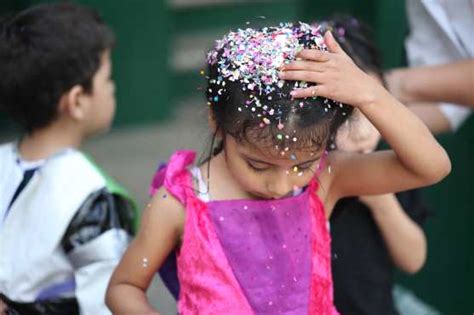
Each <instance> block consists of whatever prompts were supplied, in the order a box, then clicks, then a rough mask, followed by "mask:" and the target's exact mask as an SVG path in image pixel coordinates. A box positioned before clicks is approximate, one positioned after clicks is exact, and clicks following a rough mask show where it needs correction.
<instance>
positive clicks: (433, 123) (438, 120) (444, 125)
mask: <svg viewBox="0 0 474 315" xmlns="http://www.w3.org/2000/svg"><path fill="white" fill-rule="evenodd" d="M408 108H409V109H410V110H411V111H412V112H413V113H414V114H415V115H416V116H418V118H420V119H421V121H423V123H424V124H425V125H426V127H428V129H429V130H430V131H431V132H432V133H433V134H435V135H439V134H443V133H449V132H453V129H452V127H451V124H450V122H449V120H448V118H446V116H445V115H444V114H443V112H442V111H441V110H440V107H439V105H438V104H431V103H424V104H420V103H416V104H410V105H409V106H408Z"/></svg>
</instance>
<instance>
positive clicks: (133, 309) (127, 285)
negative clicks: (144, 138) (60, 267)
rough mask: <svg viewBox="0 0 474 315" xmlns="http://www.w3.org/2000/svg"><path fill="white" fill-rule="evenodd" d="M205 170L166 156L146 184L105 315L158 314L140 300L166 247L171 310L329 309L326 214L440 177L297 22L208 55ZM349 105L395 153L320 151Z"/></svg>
mask: <svg viewBox="0 0 474 315" xmlns="http://www.w3.org/2000/svg"><path fill="white" fill-rule="evenodd" d="M208 64H209V69H208V73H207V78H208V87H207V97H208V101H209V102H208V105H209V110H210V115H209V117H210V125H211V128H212V132H213V134H214V139H217V140H218V143H219V145H218V146H217V148H216V149H215V150H214V154H213V155H212V156H211V157H210V158H209V159H208V160H207V161H205V162H204V163H203V164H201V165H197V166H194V158H195V153H194V152H191V151H177V152H176V153H175V154H174V155H173V156H172V157H171V158H170V161H169V163H168V164H167V166H166V167H165V168H162V169H161V170H160V171H158V172H157V174H156V175H155V178H154V180H153V184H152V190H153V195H154V196H153V198H152V200H151V202H150V204H149V206H148V207H147V209H145V211H144V215H143V219H142V225H141V228H140V232H139V234H138V236H137V238H136V239H135V240H134V241H133V243H132V244H131V245H130V247H129V248H128V250H127V252H126V254H125V255H124V257H123V259H122V261H121V263H120V265H119V266H118V267H117V269H116V271H115V273H114V275H113V276H112V279H111V282H110V284H109V288H108V293H107V299H106V302H107V305H108V306H109V307H110V309H111V310H112V311H113V313H114V314H157V311H155V310H154V309H153V308H152V307H151V306H150V304H149V303H148V301H147V299H146V294H145V291H146V289H147V288H148V286H149V284H150V281H151V279H152V278H153V276H154V275H155V272H156V270H158V269H159V268H160V266H162V265H163V263H164V261H165V259H166V258H167V256H168V255H169V254H170V253H171V252H172V251H173V250H174V249H175V248H177V270H178V278H179V285H180V293H179V299H178V312H179V313H180V314H239V315H241V314H338V312H337V310H336V309H335V307H334V305H333V293H332V291H333V286H332V277H331V261H330V234H329V230H328V221H327V219H328V218H329V216H330V215H331V212H332V210H333V207H334V204H335V203H336V201H337V200H339V199H340V198H342V197H345V196H357V195H371V194H382V193H388V192H394V191H401V190H406V189H410V188H413V187H419V186H426V185H430V184H433V183H436V182H438V181H440V180H441V179H442V178H443V177H445V176H446V175H447V174H448V173H449V171H450V161H449V158H448V156H447V154H446V152H445V151H444V150H443V148H442V147H441V146H440V145H439V144H438V143H437V142H436V140H435V139H434V138H433V137H432V135H431V134H430V132H429V131H428V130H427V129H426V127H425V126H424V125H423V123H421V121H420V120H418V119H417V118H416V117H415V116H414V115H413V114H411V113H410V112H409V111H408V110H407V109H405V107H404V106H403V105H402V104H400V103H399V102H398V101H397V100H396V99H395V98H393V97H392V96H391V95H390V94H389V93H388V92H387V91H386V90H385V89H384V88H383V86H381V85H380V84H379V83H378V82H377V81H376V80H375V79H373V78H372V77H370V76H369V75H367V74H366V73H365V72H364V71H362V70H360V69H359V68H358V67H357V66H356V65H355V63H354V62H353V61H352V60H351V58H350V57H348V56H347V55H346V53H345V52H344V51H343V50H342V49H341V47H340V46H339V45H338V44H337V42H336V41H335V40H334V38H333V37H332V35H331V33H330V32H327V33H325V34H324V35H323V34H321V33H320V29H319V28H318V27H314V26H310V25H308V24H304V23H298V24H289V23H288V24H280V25H279V26H278V27H265V28H263V29H259V30H257V29H252V28H248V29H245V30H238V31H236V32H230V33H228V34H227V35H226V36H224V38H223V39H222V40H220V41H217V44H216V47H215V48H214V49H213V50H212V51H211V52H210V53H209V55H208ZM354 107H356V108H358V109H359V110H360V111H361V112H362V113H363V114H364V115H365V116H366V117H367V118H368V119H369V120H370V121H371V122H372V123H373V124H374V126H376V127H377V128H378V130H379V131H380V133H381V135H382V136H383V137H384V138H385V140H386V141H387V142H388V143H389V144H390V145H391V147H392V148H393V150H387V151H382V152H376V153H370V154H363V155H362V154H357V153H343V152H337V151H334V152H330V153H328V151H327V150H326V149H327V147H328V146H329V145H330V143H331V139H333V137H334V135H335V133H336V131H337V129H338V127H339V126H340V125H341V124H342V123H343V122H344V121H345V120H346V119H347V117H348V116H349V115H350V114H351V112H352V109H353V108H354Z"/></svg>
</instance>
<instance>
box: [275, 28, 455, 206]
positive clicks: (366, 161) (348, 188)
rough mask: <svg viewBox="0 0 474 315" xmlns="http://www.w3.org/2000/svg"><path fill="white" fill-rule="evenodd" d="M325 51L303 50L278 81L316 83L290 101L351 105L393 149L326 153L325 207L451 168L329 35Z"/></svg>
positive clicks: (425, 133) (434, 177) (419, 126)
mask: <svg viewBox="0 0 474 315" xmlns="http://www.w3.org/2000/svg"><path fill="white" fill-rule="evenodd" d="M325 41H326V44H327V46H328V48H329V51H330V52H329V53H327V52H321V51H318V50H303V51H302V52H300V57H302V58H303V59H304V60H301V61H295V62H293V63H291V64H289V65H285V66H284V72H282V73H281V77H282V78H283V79H285V80H300V81H307V82H315V83H318V85H317V86H314V87H310V88H307V89H301V90H295V91H293V93H292V95H293V97H295V98H296V97H298V98H299V97H312V96H316V95H317V96H323V97H327V98H331V99H334V100H336V101H339V102H342V103H346V104H350V105H353V106H355V107H357V108H359V109H360V110H361V111H362V113H363V114H364V115H365V116H366V117H367V118H368V119H369V120H370V121H371V122H372V124H373V125H374V126H375V127H376V128H377V129H378V130H379V131H380V133H381V135H382V137H383V138H384V139H385V140H386V141H387V142H388V143H389V144H390V146H391V147H392V148H393V150H394V151H381V152H375V153H371V154H364V155H362V154H349V153H338V152H334V153H331V156H330V163H331V165H332V172H331V174H330V176H329V177H330V189H329V191H330V195H331V196H328V198H329V199H331V201H330V203H332V202H333V201H335V200H337V199H339V198H340V197H343V196H357V195H371V194H383V193H388V192H396V191H402V190H407V189H410V188H414V187H420V186H426V185H430V184H433V183H436V182H438V181H440V180H441V179H442V178H444V177H445V176H446V175H447V174H448V173H449V172H450V168H451V164H450V161H449V158H448V156H447V154H446V152H445V151H444V149H443V148H442V147H441V146H440V145H439V144H438V142H437V141H436V140H435V139H434V138H433V136H432V135H431V133H430V132H429V130H428V129H427V128H426V126H425V125H424V124H423V123H422V122H421V121H420V120H419V119H418V118H417V117H416V116H415V115H414V114H413V113H411V112H410V111H409V110H408V109H407V108H405V106H403V105H402V104H401V103H400V102H398V101H397V100H396V99H395V98H394V97H393V96H392V95H390V93H389V92H387V91H386V90H385V89H384V88H383V87H382V86H381V85H380V84H379V83H378V82H376V80H375V79H373V78H371V77H370V76H369V75H368V74H366V73H364V72H363V71H362V70H360V69H359V68H358V67H357V66H356V65H355V64H354V62H353V61H352V60H351V58H350V57H349V56H347V54H346V53H345V52H344V51H343V50H342V48H341V47H340V46H339V45H338V44H337V42H336V41H335V40H334V38H333V37H332V35H331V33H329V32H327V33H326V34H325Z"/></svg>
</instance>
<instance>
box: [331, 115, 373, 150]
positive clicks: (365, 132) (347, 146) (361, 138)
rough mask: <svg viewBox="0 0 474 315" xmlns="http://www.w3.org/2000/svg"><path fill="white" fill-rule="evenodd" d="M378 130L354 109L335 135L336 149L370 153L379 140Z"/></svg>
mask: <svg viewBox="0 0 474 315" xmlns="http://www.w3.org/2000/svg"><path fill="white" fill-rule="evenodd" d="M380 138H381V136H380V132H379V131H378V130H377V129H376V128H375V127H374V125H372V123H371V122H370V121H369V120H368V119H367V118H366V117H365V116H364V115H363V114H362V113H361V112H360V111H359V110H355V111H354V112H353V113H352V116H351V118H349V120H347V121H346V123H345V124H343V125H342V126H341V127H339V130H338V131H337V136H336V146H337V149H338V150H341V151H345V152H355V153H370V152H372V151H374V150H375V148H376V147H377V144H378V143H379V141H380Z"/></svg>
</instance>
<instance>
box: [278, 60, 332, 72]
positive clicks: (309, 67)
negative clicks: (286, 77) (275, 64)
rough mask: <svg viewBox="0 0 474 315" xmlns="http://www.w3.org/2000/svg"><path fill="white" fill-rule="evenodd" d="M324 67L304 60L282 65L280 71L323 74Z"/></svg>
mask: <svg viewBox="0 0 474 315" xmlns="http://www.w3.org/2000/svg"><path fill="white" fill-rule="evenodd" d="M324 69H325V68H324V67H323V66H322V64H320V63H316V62H313V61H306V60H296V61H293V62H291V63H289V64H286V65H283V66H282V67H281V68H280V70H281V71H301V70H306V71H315V72H323V71H324Z"/></svg>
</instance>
